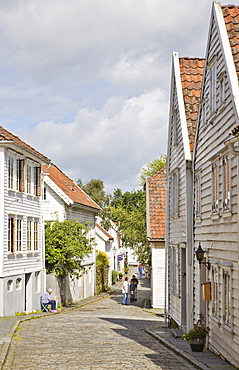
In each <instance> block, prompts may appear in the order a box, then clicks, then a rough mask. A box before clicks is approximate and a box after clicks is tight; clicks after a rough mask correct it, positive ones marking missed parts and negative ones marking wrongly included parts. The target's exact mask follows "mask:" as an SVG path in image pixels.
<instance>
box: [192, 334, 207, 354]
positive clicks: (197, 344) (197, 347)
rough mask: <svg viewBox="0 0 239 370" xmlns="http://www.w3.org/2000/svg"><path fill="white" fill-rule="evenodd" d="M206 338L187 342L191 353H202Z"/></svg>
mask: <svg viewBox="0 0 239 370" xmlns="http://www.w3.org/2000/svg"><path fill="white" fill-rule="evenodd" d="M205 342H206V338H204V337H202V338H192V339H190V341H189V344H190V347H191V351H192V352H202V351H203V349H204V346H205Z"/></svg>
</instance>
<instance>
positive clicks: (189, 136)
mask: <svg viewBox="0 0 239 370" xmlns="http://www.w3.org/2000/svg"><path fill="white" fill-rule="evenodd" d="M203 66H204V60H202V59H199V58H178V55H177V53H173V68H172V77H171V78H172V81H171V98H170V117H169V133H168V168H167V176H168V184H169V190H168V217H169V219H168V242H169V246H172V248H178V253H179V256H180V257H179V258H180V261H179V282H180V283H179V285H180V286H179V292H172V290H170V287H169V314H170V316H171V317H172V318H173V319H174V320H175V321H176V322H177V323H178V324H179V325H181V326H184V327H185V326H186V327H188V326H190V323H191V314H187V312H191V309H192V307H191V306H192V299H190V295H191V294H192V286H191V283H192V276H191V274H192V269H191V268H190V267H189V266H190V265H191V260H192V256H191V248H192V239H191V238H192V222H191V221H192V214H191V211H192V203H191V199H192V191H193V187H192V171H191V159H192V157H191V151H192V149H193V145H194V134H195V127H196V119H197V111H198V105H199V99H200V90H201V82H202V75H203ZM192 107H193V108H192ZM175 133H176V136H177V140H176V141H175ZM175 171H177V173H178V214H177V215H176V214H175V215H172V214H171V212H170V210H171V204H172V201H173V200H174V199H175V197H176V196H175V194H174V193H173V191H172V184H171V181H170V177H171V175H172V174H173V173H174V172H175ZM184 248H186V249H184ZM184 259H186V260H184ZM184 264H185V265H186V270H185V271H183V265H184ZM172 269H175V266H174V265H173V262H170V258H169V271H172ZM183 273H186V276H187V278H188V279H187V283H186V284H187V285H186V287H185V286H184V285H183V278H182V274H183ZM190 276H191V277H190ZM185 307H186V308H185Z"/></svg>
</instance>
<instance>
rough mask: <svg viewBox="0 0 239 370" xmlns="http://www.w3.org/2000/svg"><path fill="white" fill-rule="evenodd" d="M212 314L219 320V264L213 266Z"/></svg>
mask: <svg viewBox="0 0 239 370" xmlns="http://www.w3.org/2000/svg"><path fill="white" fill-rule="evenodd" d="M212 316H213V318H214V319H216V320H217V321H218V320H219V271H218V266H212Z"/></svg>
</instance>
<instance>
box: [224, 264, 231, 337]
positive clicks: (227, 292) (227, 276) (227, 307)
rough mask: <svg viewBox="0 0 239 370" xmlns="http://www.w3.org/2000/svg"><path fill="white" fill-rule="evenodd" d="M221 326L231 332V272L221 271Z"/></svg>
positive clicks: (229, 270) (228, 270)
mask: <svg viewBox="0 0 239 370" xmlns="http://www.w3.org/2000/svg"><path fill="white" fill-rule="evenodd" d="M222 324H223V326H224V327H226V328H229V329H230V330H232V270H231V269H227V268H224V267H223V269H222Z"/></svg>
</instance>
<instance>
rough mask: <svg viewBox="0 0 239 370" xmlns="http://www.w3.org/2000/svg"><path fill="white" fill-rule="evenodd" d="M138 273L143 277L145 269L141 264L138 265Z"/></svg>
mask: <svg viewBox="0 0 239 370" xmlns="http://www.w3.org/2000/svg"><path fill="white" fill-rule="evenodd" d="M138 271H139V277H140V278H141V277H143V267H142V266H141V264H140V263H139V265H138Z"/></svg>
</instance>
